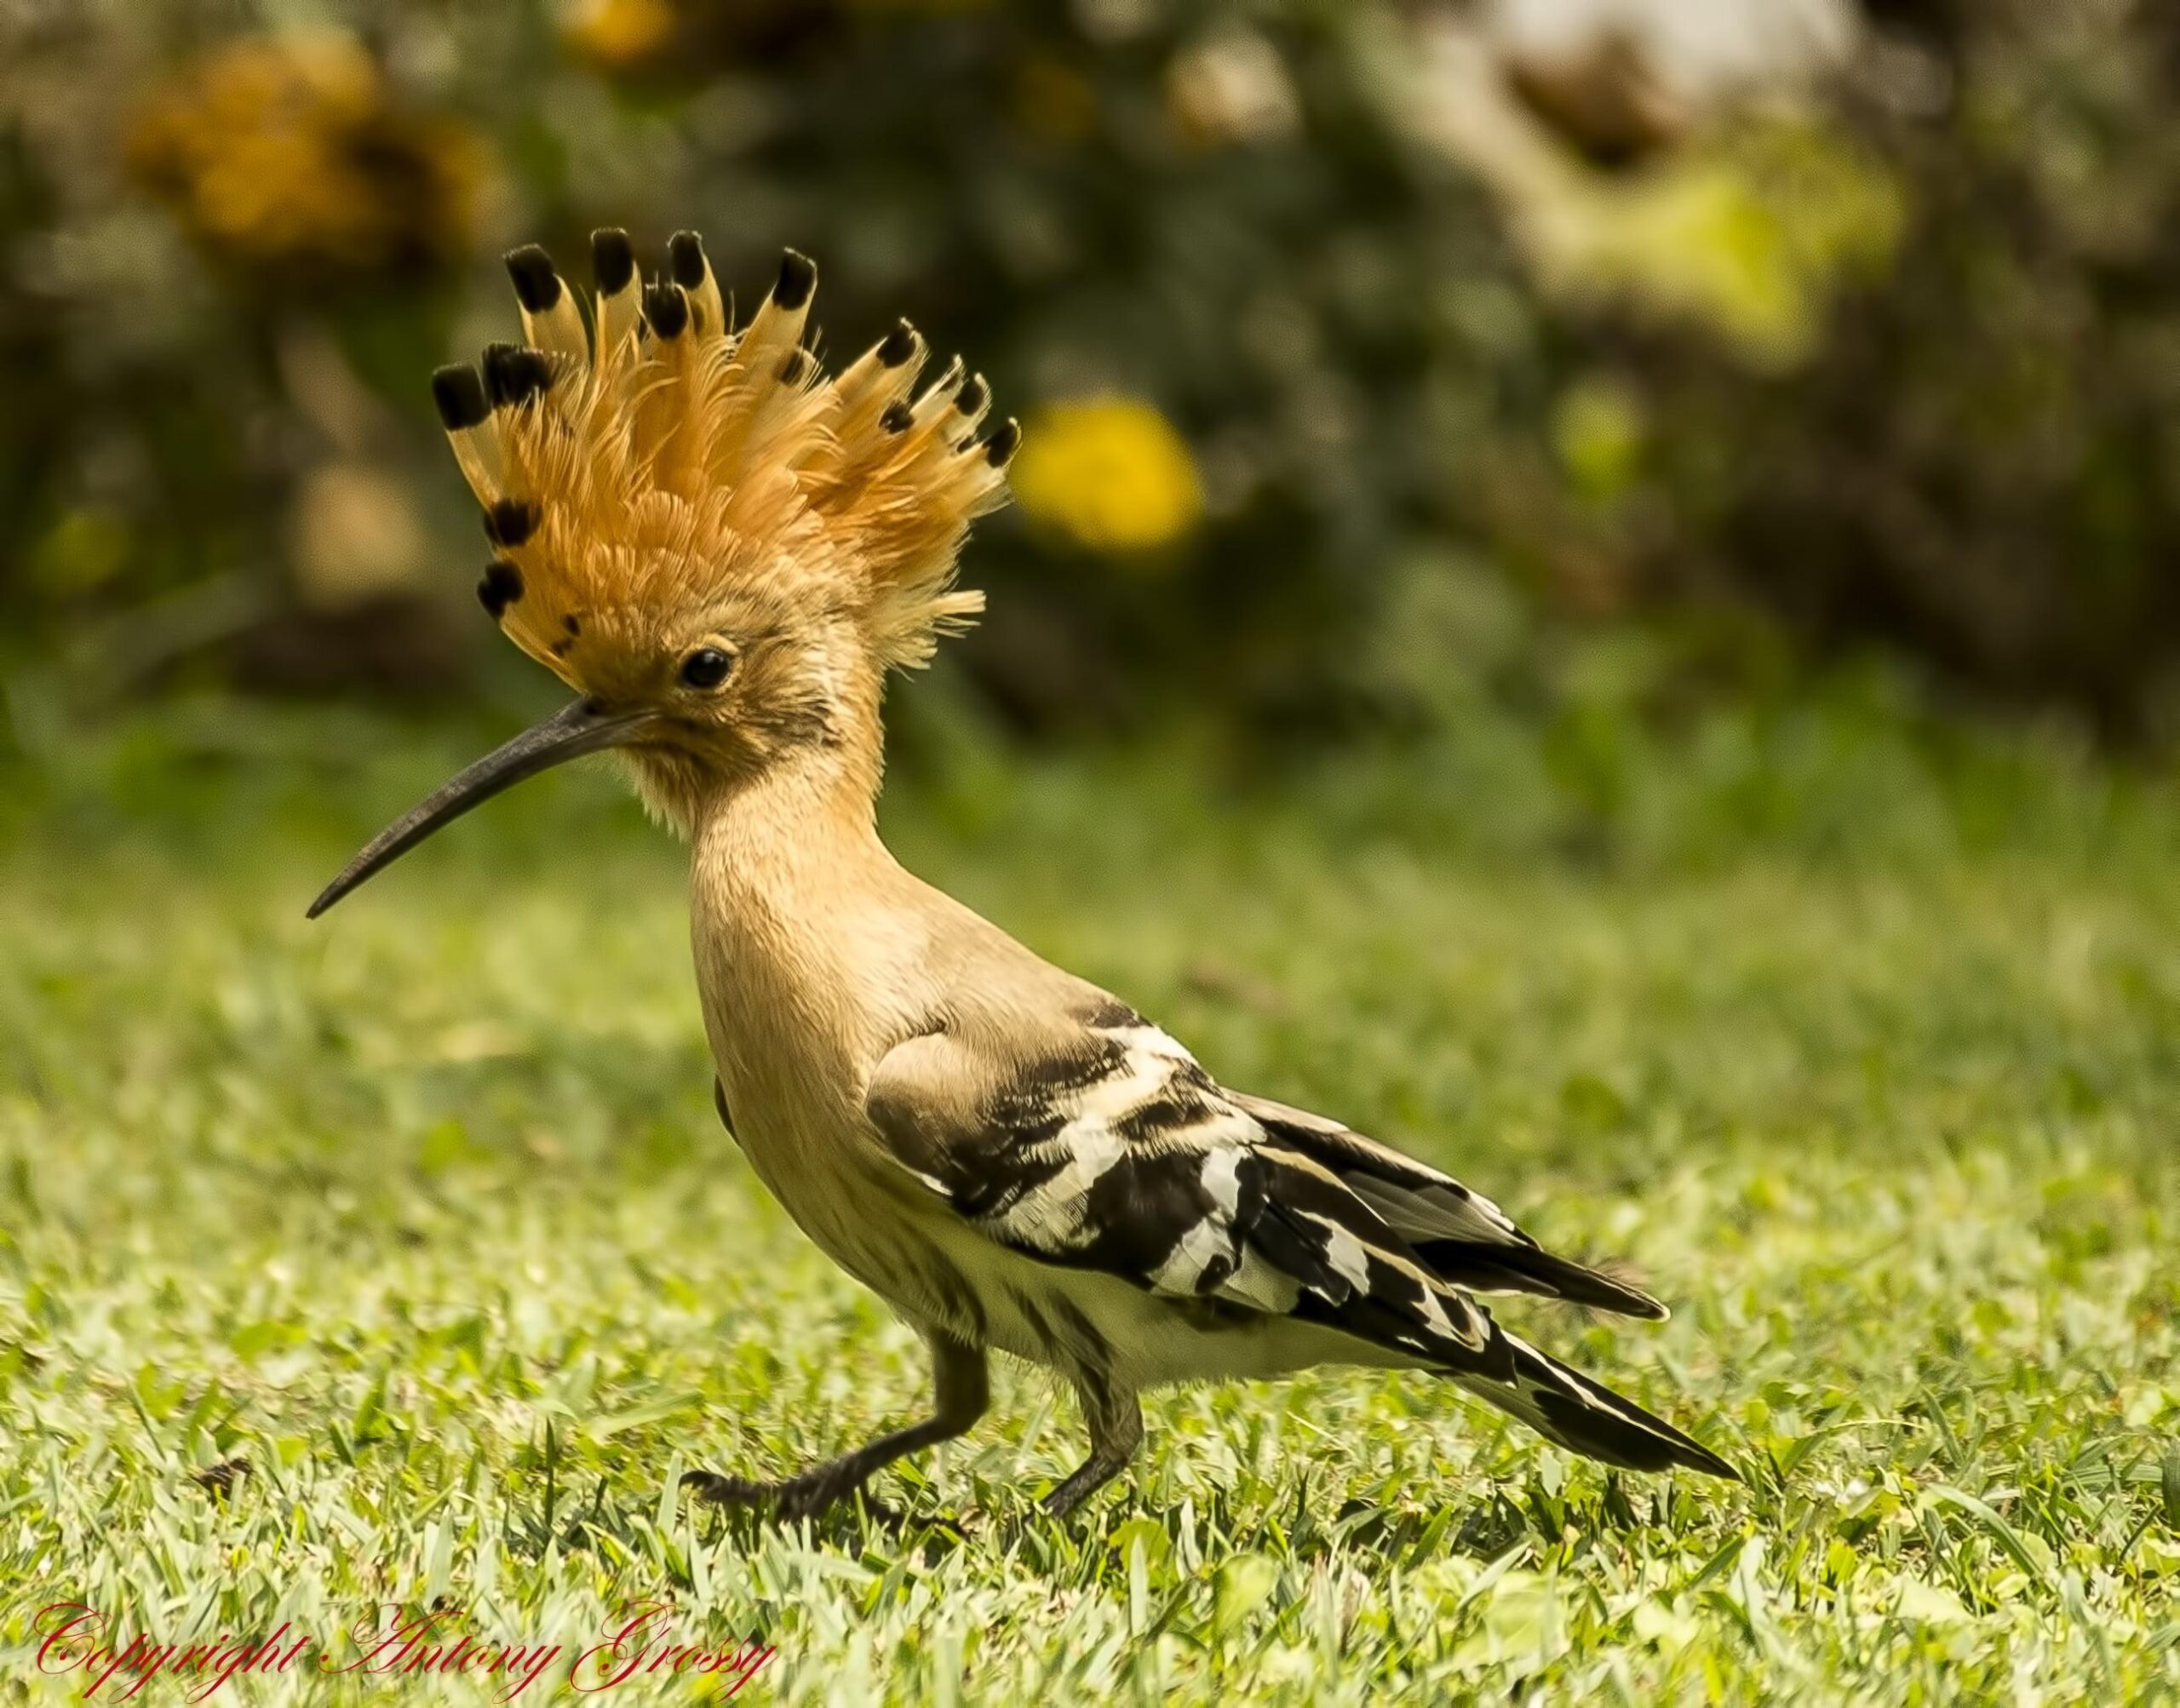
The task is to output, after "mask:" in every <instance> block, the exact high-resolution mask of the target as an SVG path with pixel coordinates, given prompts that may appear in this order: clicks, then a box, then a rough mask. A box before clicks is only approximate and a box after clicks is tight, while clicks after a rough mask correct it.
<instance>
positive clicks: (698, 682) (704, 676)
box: [681, 646, 734, 688]
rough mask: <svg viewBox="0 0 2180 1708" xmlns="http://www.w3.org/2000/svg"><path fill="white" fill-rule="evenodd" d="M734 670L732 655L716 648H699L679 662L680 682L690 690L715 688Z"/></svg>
mask: <svg viewBox="0 0 2180 1708" xmlns="http://www.w3.org/2000/svg"><path fill="white" fill-rule="evenodd" d="M733 668H734V655H733V654H732V653H731V652H723V651H720V649H719V648H718V647H716V646H700V647H698V648H697V650H696V651H694V652H692V653H691V654H690V655H689V656H687V657H686V658H685V659H683V660H682V661H681V680H682V682H683V683H684V684H685V685H687V686H689V687H691V688H716V687H718V686H719V685H720V683H722V682H724V681H726V677H727V673H728V672H729V671H731V669H733Z"/></svg>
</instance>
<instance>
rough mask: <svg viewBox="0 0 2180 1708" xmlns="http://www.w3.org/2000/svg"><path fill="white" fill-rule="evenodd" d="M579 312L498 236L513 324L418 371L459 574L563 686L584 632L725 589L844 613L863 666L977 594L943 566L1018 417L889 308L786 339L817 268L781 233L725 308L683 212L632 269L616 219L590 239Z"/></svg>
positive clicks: (703, 603) (915, 660)
mask: <svg viewBox="0 0 2180 1708" xmlns="http://www.w3.org/2000/svg"><path fill="white" fill-rule="evenodd" d="M591 246H592V260H593V264H594V276H595V280H596V284H597V289H596V293H595V295H594V299H593V301H592V305H591V312H590V314H589V315H588V325H586V324H585V322H586V317H585V315H584V314H583V312H582V310H581V309H580V308H579V307H577V301H576V297H575V293H574V292H573V291H572V290H571V289H569V288H568V285H567V284H566V282H565V280H564V279H562V278H560V277H559V274H558V273H557V272H555V271H554V267H553V262H552V260H551V258H550V257H549V256H548V255H547V254H546V253H545V251H544V250H543V249H538V248H536V247H535V246H531V247H528V248H525V249H517V250H515V251H513V253H512V254H511V255H508V272H509V273H510V274H511V275H512V277H513V280H514V287H515V295H516V296H517V298H518V300H519V302H520V304H521V308H522V325H523V335H524V342H523V343H522V344H520V345H509V344H495V345H492V346H490V347H488V348H487V349H486V350H485V355H484V359H483V362H482V364H481V367H479V366H476V365H471V364H459V365H456V366H454V367H450V368H442V369H440V370H439V372H438V373H436V374H435V375H433V381H432V390H433V397H434V398H435V399H436V400H437V402H438V404H439V414H440V418H441V420H442V421H444V422H445V426H446V429H447V436H448V438H450V440H451V441H452V443H453V445H454V452H455V456H456V458H457V459H458V460H459V461H460V462H461V464H462V473H463V474H464V475H466V476H467V477H468V481H469V484H470V485H471V487H472V488H473V489H474V490H475V491H476V494H477V497H478V500H479V502H480V503H482V504H483V505H484V507H485V531H486V533H487V535H488V536H490V539H491V541H492V543H493V545H494V547H495V548H496V552H497V556H496V558H495V559H494V560H493V562H492V563H491V565H490V567H489V568H488V569H487V570H486V571H485V578H484V580H483V581H482V582H480V583H479V587H478V594H479V598H480V599H482V600H483V602H484V604H485V609H486V610H489V611H490V612H491V614H492V615H493V616H494V617H496V619H497V620H498V622H499V623H500V626H501V628H502V629H503V630H504V631H505V632H506V633H507V634H508V638H509V639H512V640H513V641H514V642H515V644H516V645H519V646H520V647H521V648H522V649H523V650H524V651H526V652H528V653H529V654H530V655H531V656H532V657H534V658H536V659H537V660H538V661H539V662H541V663H543V664H545V665H546V666H547V667H548V668H551V669H553V670H554V671H555V672H556V673H559V675H561V676H562V677H563V678H565V679H567V680H569V681H571V682H573V683H576V684H577V685H582V650H583V648H584V646H585V643H586V637H587V636H588V637H593V638H594V642H595V641H596V640H606V639H611V637H612V636H613V634H614V632H615V631H616V630H621V631H623V632H628V631H632V630H633V631H640V629H641V628H643V626H644V625H645V622H648V621H651V620H654V619H656V618H657V617H658V616H663V615H667V614H681V613H686V612H691V611H695V610H703V609H705V608H707V607H710V606H714V605H720V604H722V603H725V602H728V601H732V602H735V603H737V604H741V605H745V606H750V605H754V606H755V607H757V608H759V609H760V610H762V609H766V608H772V609H777V610H778V611H780V612H781V613H782V614H788V613H792V612H794V611H795V610H805V609H808V608H810V607H811V606H812V605H822V606H825V607H828V608H830V609H836V610H843V611H846V612H848V613H852V616H854V618H855V619H856V621H857V622H859V624H860V625H861V626H862V629H863V633H864V635H865V637H866V638H867V641H868V644H869V647H870V649H871V651H872V653H873V655H874V656H875V658H876V659H877V660H878V661H879V662H881V664H900V665H917V664H921V663H922V662H925V661H926V660H927V659H928V658H929V657H930V656H931V652H932V645H933V644H934V642H935V640H936V639H937V637H938V635H939V634H941V633H945V632H946V631H947V630H949V628H955V627H957V626H961V625H963V624H965V623H966V622H967V621H968V620H969V619H970V618H972V616H974V614H975V613H976V612H977V611H978V610H981V609H982V608H983V605H984V596H983V595H982V594H981V593H974V592H970V591H967V590H963V589H959V588H956V587H955V586H954V585H953V582H954V570H955V559H956V557H957V555H958V553H959V552H960V550H961V542H962V540H963V538H964V536H966V535H967V531H968V526H969V524H970V522H971V521H972V519H974V518H976V517H977V516H978V515H981V514H983V513H984V512H986V511H988V510H991V509H994V508H996V507H998V506H999V505H1001V503H1003V502H1005V500H1006V477H1005V474H1004V473H1003V471H1004V469H1005V467H1006V466H1007V460H1008V459H1009V458H1010V457H1011V456H1013V452H1014V449H1015V446H1016V445H1017V444H1018V443H1019V442H1020V438H1021V432H1020V429H1019V428H1018V427H1017V426H1016V424H1015V423H1014V422H1013V421H1008V422H1007V423H1006V425H1005V426H1003V427H1000V428H999V429H998V430H997V431H996V432H995V433H991V434H990V435H989V436H988V437H984V438H978V426H979V424H980V423H981V421H983V419H984V414H985V412H986V410H988V408H989V407H990V392H989V390H988V389H987V387H985V385H984V380H983V377H982V376H981V375H970V374H968V373H967V371H966V370H964V369H963V367H962V365H961V361H960V359H959V358H956V359H955V361H954V362H953V363H952V364H950V365H949V367H948V368H947V370H946V371H945V372H944V374H942V375H940V376H939V377H938V380H936V381H933V382H932V384H930V385H928V386H927V387H924V389H923V390H922V391H921V393H918V392H916V390H915V381H916V378H917V375H918V373H919V371H920V370H921V369H922V367H923V365H924V363H925V359H926V357H927V349H926V347H925V344H924V341H923V339H922V338H921V336H920V335H918V334H917V333H916V332H915V330H914V329H913V328H912V327H910V326H909V324H908V323H907V322H906V321H903V322H901V323H900V324H898V325H897V326H896V327H895V328H894V329H893V330H892V331H891V332H890V333H888V334H887V335H886V336H885V337H884V338H883V339H881V341H879V342H878V343H876V344H875V345H874V346H872V347H870V348H869V350H867V351H866V352H863V355H861V356H860V357H858V358H857V359H856V360H855V361H853V362H852V363H851V364H849V365H848V366H847V368H846V370H845V371H844V372H842V373H840V375H837V376H834V377H828V376H827V375H824V374H823V372H821V371H820V369H819V366H818V360H817V358H815V357H814V356H813V355H812V353H811V352H810V351H809V350H807V349H806V348H805V347H804V343H803V336H804V330H805V328H806V325H807V324H808V322H809V318H810V307H811V299H812V295H813V293H814V291H815V289H816V286H817V281H818V269H817V267H816V266H815V265H814V264H813V263H812V262H811V261H808V260H807V259H806V258H805V257H803V256H802V255H797V254H795V252H794V251H793V250H789V251H788V253H787V255H786V256H785V258H784V259H783V261H782V262H781V265H780V271H779V277H778V278H777V281H776V282H775V283H774V284H773V285H772V290H771V293H770V294H769V295H767V296H766V299H765V301H764V303H763V305H762V306H761V307H760V308H759V309H758V310H757V312H756V313H755V314H754V316H753V317H752V318H750V320H749V324H747V325H745V326H743V327H742V328H740V329H739V330H737V329H735V328H734V327H733V326H732V325H731V322H730V316H729V312H728V308H727V305H726V301H725V300H724V299H723V298H722V296H721V295H720V288H719V284H718V282H717V280H716V279H715V278H714V276H713V273H712V269H711V264H710V262H709V260H708V259H707V258H706V256H705V255H704V249H703V244H702V242H701V241H700V240H699V239H698V238H697V235H696V233H695V232H681V233H680V234H679V235H677V236H676V237H675V238H674V240H673V242H672V244H671V245H670V247H669V249H668V269H667V272H668V276H667V277H664V278H658V279H656V280H653V281H651V282H649V283H646V282H645V280H644V279H643V278H641V277H640V274H639V272H638V269H637V267H636V264H635V258H634V253H633V251H632V249H631V248H630V246H629V243H628V238H627V236H626V234H625V233H623V232H618V231H603V232H597V233H595V234H594V236H593V238H592V239H591Z"/></svg>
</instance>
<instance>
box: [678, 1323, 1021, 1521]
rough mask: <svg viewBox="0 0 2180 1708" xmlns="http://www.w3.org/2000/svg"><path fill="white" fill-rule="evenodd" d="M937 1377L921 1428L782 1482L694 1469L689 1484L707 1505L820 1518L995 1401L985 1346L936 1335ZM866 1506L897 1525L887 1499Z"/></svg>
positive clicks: (964, 1427)
mask: <svg viewBox="0 0 2180 1708" xmlns="http://www.w3.org/2000/svg"><path fill="white" fill-rule="evenodd" d="M927 1338H928V1339H929V1341H930V1344H931V1358H932V1377H933V1385H934V1387H935V1388H936V1390H937V1399H936V1401H935V1403H934V1404H933V1406H932V1414H931V1415H930V1416H929V1417H927V1418H926V1419H924V1420H923V1421H922V1422H921V1423H918V1424H909V1426H908V1427H907V1428H906V1429H904V1430H893V1431H892V1432H891V1433H890V1434H886V1435H882V1436H879V1438H878V1439H877V1440H876V1441H872V1442H870V1443H869V1444H868V1445H867V1446H863V1447H858V1448H856V1449H855V1451H854V1452H852V1453H842V1454H841V1455H840V1457H839V1458H838V1459H828V1460H826V1461H825V1462H824V1463H823V1464H818V1465H812V1467H811V1468H810V1469H809V1470H806V1471H803V1472H801V1473H800V1475H798V1476H790V1477H787V1478H784V1479H783V1480H782V1481H780V1482H750V1481H749V1480H748V1479H746V1478H743V1477H739V1476H720V1474H719V1473H718V1472H717V1471H712V1470H692V1471H689V1472H686V1473H685V1474H684V1475H683V1476H682V1478H681V1481H682V1482H683V1483H684V1484H685V1485H686V1487H689V1488H691V1489H693V1490H694V1491H695V1492H696V1493H697V1494H698V1495H700V1496H702V1497H703V1499H706V1500H710V1501H714V1502H716V1503H718V1504H720V1505H734V1506H770V1507H771V1508H772V1510H773V1512H774V1514H775V1515H776V1516H778V1517H780V1518H782V1519H784V1520H787V1521H789V1522H793V1521H795V1520H796V1519H800V1518H815V1517H817V1516H819V1515H820V1514H821V1513H823V1512H824V1511H825V1510H827V1509H828V1508H829V1507H830V1506H832V1505H835V1503H836V1502H839V1501H841V1500H845V1499H847V1498H848V1497H849V1496H850V1495H852V1494H853V1493H856V1492H857V1491H858V1489H860V1488H861V1487H863V1484H865V1483H866V1482H869V1481H870V1479H871V1478H872V1477H873V1476H875V1475H876V1474H877V1473H878V1472H879V1471H881V1470H884V1469H885V1468H886V1466H887V1465H889V1464H892V1463H893V1461H894V1460H895V1459H901V1458H904V1457H905V1456H906V1455H908V1454H909V1453H921V1452H922V1451H923V1449H924V1448H926V1447H936V1446H937V1445H938V1443H939V1442H941V1441H952V1440H953V1439H954V1438H955V1436H961V1435H966V1434H967V1433H968V1431H969V1429H970V1426H971V1425H972V1424H974V1423H975V1422H976V1421H977V1419H979V1418H981V1417H982V1416H984V1410H985V1408H986V1407H988V1406H989V1405H990V1403H991V1383H990V1372H989V1370H988V1368H987V1366H986V1361H985V1358H984V1349H983V1348H981V1347H976V1346H965V1345H963V1344H961V1342H960V1341H958V1340H949V1339H948V1338H946V1337H944V1335H938V1334H933V1335H931V1336H928V1337H927ZM865 1504H866V1505H869V1507H870V1508H871V1510H873V1511H874V1512H875V1513H876V1514H877V1515H878V1516H881V1517H882V1518H885V1519H887V1520H888V1521H889V1522H899V1519H900V1515H899V1514H898V1513H897V1512H895V1511H894V1510H892V1508H891V1507H888V1506H886V1505H884V1504H883V1503H882V1502H879V1501H876V1500H872V1499H869V1497H867V1496H866V1497H865Z"/></svg>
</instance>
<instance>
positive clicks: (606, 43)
mask: <svg viewBox="0 0 2180 1708" xmlns="http://www.w3.org/2000/svg"><path fill="white" fill-rule="evenodd" d="M680 25H681V20H680V17H679V15H678V14H676V13H675V12H674V8H673V7H671V6H669V5H668V4H667V0H591V3H588V4H587V5H585V6H584V7H583V8H582V9H581V10H580V11H579V12H577V14H576V15H575V16H574V17H573V18H572V19H571V20H570V22H569V24H568V26H567V28H566V29H565V32H563V34H562V39H563V40H564V41H565V42H566V43H567V45H568V46H569V48H570V49H571V50H573V52H574V53H575V54H577V57H578V58H581V59H584V60H588V61H589V62H590V63H591V64H592V65H594V66H599V67H600V69H602V70H605V71H608V72H627V71H634V70H637V69H640V67H643V66H647V65H649V64H651V62H652V61H653V60H657V59H658V58H659V57H660V56H661V54H662V53H663V50H664V49H666V47H667V46H668V44H669V43H672V42H673V41H674V39H675V37H677V36H678V35H679V34H680Z"/></svg>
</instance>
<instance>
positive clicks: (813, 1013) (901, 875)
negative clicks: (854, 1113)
mask: <svg viewBox="0 0 2180 1708" xmlns="http://www.w3.org/2000/svg"><path fill="white" fill-rule="evenodd" d="M874 792H875V777H873V775H872V774H871V772H870V770H869V768H868V767H867V766H866V765H862V764H859V763H858V762H857V760H856V758H855V756H854V755H852V754H846V753H843V752H841V751H840V750H839V749H833V748H813V749H812V750H810V751H809V752H808V753H806V754H803V755H801V756H799V757H797V758H795V759H793V760H791V761H789V762H788V763H785V764H783V765H778V766H776V767H773V768H772V769H771V770H768V771H766V772H765V773H763V774H762V775H760V776H759V777H755V778H753V779H750V780H749V781H748V782H744V783H743V784H742V785H741V786H740V787H739V788H734V789H732V790H723V791H721V792H720V794H718V795H717V796H715V797H714V798H713V799H711V800H708V801H707V802H706V803H705V805H704V808H703V811H701V812H700V813H699V814H698V815H697V820H696V822H695V823H694V824H693V825H692V827H691V830H692V834H691V847H690V914H691V920H690V923H691V936H692V940H693V948H694V950H695V957H696V968H697V983H698V985H699V987H700V989H702V992H703V999H704V1010H705V1020H706V1024H707V1029H709V1032H710V1034H711V1037H712V1043H713V1048H714V1054H715V1055H716V1056H717V1057H719V1060H720V1069H721V1071H722V1073H723V1074H724V1075H726V1079H727V1084H728V1089H729V1092H730V1093H732V1092H735V1091H736V1090H737V1086H736V1083H735V1080H736V1079H737V1075H741V1076H744V1077H748V1078H749V1079H751V1080H753V1081H754V1080H762V1079H767V1078H770V1077H772V1076H774V1075H789V1076H790V1077H792V1078H794V1079H795V1080H798V1081H799V1082H800V1083H802V1084H804V1085H805V1086H812V1085H814V1084H817V1083H829V1084H831V1085H832V1086H835V1089H837V1090H839V1091H840V1092H842V1093H843V1094H845V1093H846V1090H847V1088H848V1087H849V1086H852V1084H853V1083H855V1082H856V1081H857V1080H858V1077H859V1075H860V1073H861V1072H862V1071H863V1069H866V1068H867V1067H868V1065H869V1063H868V1061H867V1060H866V1059H865V1057H867V1056H869V1052H870V1051H871V1050H872V1049H873V1048H879V1047H882V1044H881V1040H884V1039H885V1038H886V1037H887V1036H888V1035H890V1033H891V1031H892V1030H893V1029H897V1028H898V1023H899V1021H900V1017H901V1014H902V1013H903V1012H906V1011H907V1010H908V1009H909V1008H910V1007H912V1006H913V1005H914V1004H915V1001H916V1000H917V994H916V980H917V973H916V968H917V967H918V966H919V965H920V959H919V957H920V953H921V951H920V949H919V947H918V943H919V938H918V936H917V927H916V925H915V917H916V915H915V906H914V895H915V891H916V890H917V889H918V888H919V886H917V885H916V883H915V880H914V879H912V878H910V877H909V875H908V874H906V873H905V872H904V871H903V870H902V869H901V868H900V866H899V865H898V863H896V862H895V861H894V859H893V857H892V855H891V854H890V853H888V852H887V851H886V846H885V845H884V844H883V843H882V842H881V841H880V840H879V839H878V829H877V823H876V817H875V807H874V801H873V794H874Z"/></svg>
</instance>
